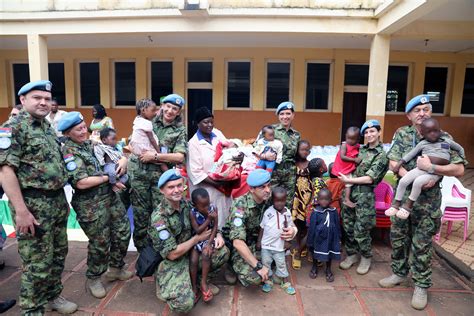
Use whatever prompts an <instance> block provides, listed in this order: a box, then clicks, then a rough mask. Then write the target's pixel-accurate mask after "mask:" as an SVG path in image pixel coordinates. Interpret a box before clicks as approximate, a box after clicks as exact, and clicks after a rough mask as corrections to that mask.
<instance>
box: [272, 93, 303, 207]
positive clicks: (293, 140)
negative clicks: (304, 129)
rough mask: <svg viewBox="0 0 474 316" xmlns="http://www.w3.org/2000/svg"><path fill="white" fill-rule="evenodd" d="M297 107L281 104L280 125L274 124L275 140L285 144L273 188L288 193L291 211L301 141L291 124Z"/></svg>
mask: <svg viewBox="0 0 474 316" xmlns="http://www.w3.org/2000/svg"><path fill="white" fill-rule="evenodd" d="M294 111H295V106H294V104H293V103H291V102H283V103H281V104H280V105H279V106H278V108H277V110H276V114H277V115H278V120H279V121H280V123H279V124H273V128H274V129H275V139H278V140H280V141H281V142H282V143H283V158H282V160H281V163H279V164H277V165H276V167H275V170H274V172H273V173H272V187H276V186H282V187H284V188H285V189H286V191H287V192H288V195H287V201H286V206H287V207H288V208H289V209H291V207H292V206H293V198H294V196H295V186H296V161H295V159H296V158H295V157H296V151H297V150H298V142H299V141H300V139H301V136H300V133H299V132H298V131H297V130H295V129H294V128H293V127H292V126H291V123H292V121H293V119H294V118H295V113H294Z"/></svg>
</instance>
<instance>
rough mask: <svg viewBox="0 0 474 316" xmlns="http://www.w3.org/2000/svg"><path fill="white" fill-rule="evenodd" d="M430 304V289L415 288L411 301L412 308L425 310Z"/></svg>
mask: <svg viewBox="0 0 474 316" xmlns="http://www.w3.org/2000/svg"><path fill="white" fill-rule="evenodd" d="M426 304H428V289H425V288H422V287H419V286H415V291H413V297H412V299H411V307H413V308H414V309H417V310H423V309H425V307H426Z"/></svg>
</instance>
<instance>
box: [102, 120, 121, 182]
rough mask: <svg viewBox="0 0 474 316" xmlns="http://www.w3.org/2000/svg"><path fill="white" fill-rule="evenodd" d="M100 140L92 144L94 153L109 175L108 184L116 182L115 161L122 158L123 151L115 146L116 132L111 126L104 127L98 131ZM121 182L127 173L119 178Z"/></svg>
mask: <svg viewBox="0 0 474 316" xmlns="http://www.w3.org/2000/svg"><path fill="white" fill-rule="evenodd" d="M100 140H101V141H102V144H97V145H95V146H94V154H95V157H96V158H97V160H98V161H99V165H100V166H101V167H102V166H103V170H104V172H105V173H106V174H107V175H108V176H109V182H110V184H115V183H117V172H116V171H115V170H116V169H117V163H118V161H119V160H120V158H122V156H123V153H122V152H121V151H120V150H119V149H118V148H117V133H116V132H115V130H114V129H113V128H110V127H106V128H104V129H103V130H101V131H100ZM119 181H120V182H121V183H122V184H125V183H126V182H127V181H128V175H127V174H124V175H122V176H121V177H120V178H119Z"/></svg>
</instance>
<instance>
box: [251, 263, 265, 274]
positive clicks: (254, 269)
mask: <svg viewBox="0 0 474 316" xmlns="http://www.w3.org/2000/svg"><path fill="white" fill-rule="evenodd" d="M262 268H263V264H262V263H261V262H260V261H257V265H256V266H255V267H254V268H253V271H255V272H257V271H258V270H261V269H262Z"/></svg>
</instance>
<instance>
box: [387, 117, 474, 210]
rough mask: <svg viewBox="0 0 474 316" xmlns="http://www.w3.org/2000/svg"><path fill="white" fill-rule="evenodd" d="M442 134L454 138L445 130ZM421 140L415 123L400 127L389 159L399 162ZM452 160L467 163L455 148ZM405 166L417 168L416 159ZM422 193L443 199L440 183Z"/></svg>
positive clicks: (393, 141) (435, 200)
mask: <svg viewBox="0 0 474 316" xmlns="http://www.w3.org/2000/svg"><path fill="white" fill-rule="evenodd" d="M442 136H443V137H448V138H452V137H451V135H449V134H448V133H446V132H443V134H442ZM421 140H422V138H421V135H419V134H418V132H417V130H416V128H415V127H414V126H413V125H409V126H403V127H400V128H399V129H397V131H396V132H395V134H394V135H393V140H392V146H391V147H390V150H389V151H388V153H387V158H388V159H389V160H393V161H396V162H398V161H399V160H400V159H402V157H403V156H404V155H405V154H407V153H408V152H409V151H410V150H412V149H413V148H415V147H416V145H417V144H418V143H419V142H420V141H421ZM450 162H451V163H454V164H457V163H462V164H464V165H467V160H465V159H463V158H462V157H461V156H460V155H459V153H458V152H457V151H454V150H451V160H450ZM403 167H404V168H405V169H407V170H408V171H410V170H412V169H414V168H416V159H412V160H410V161H408V162H407V163H406V164H404V165H403ZM421 194H422V195H425V196H426V197H427V198H428V199H429V200H431V201H434V202H436V203H439V201H440V200H441V192H440V188H439V186H438V185H435V186H434V187H432V188H431V189H428V190H422V191H421ZM434 204H435V203H434Z"/></svg>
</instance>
